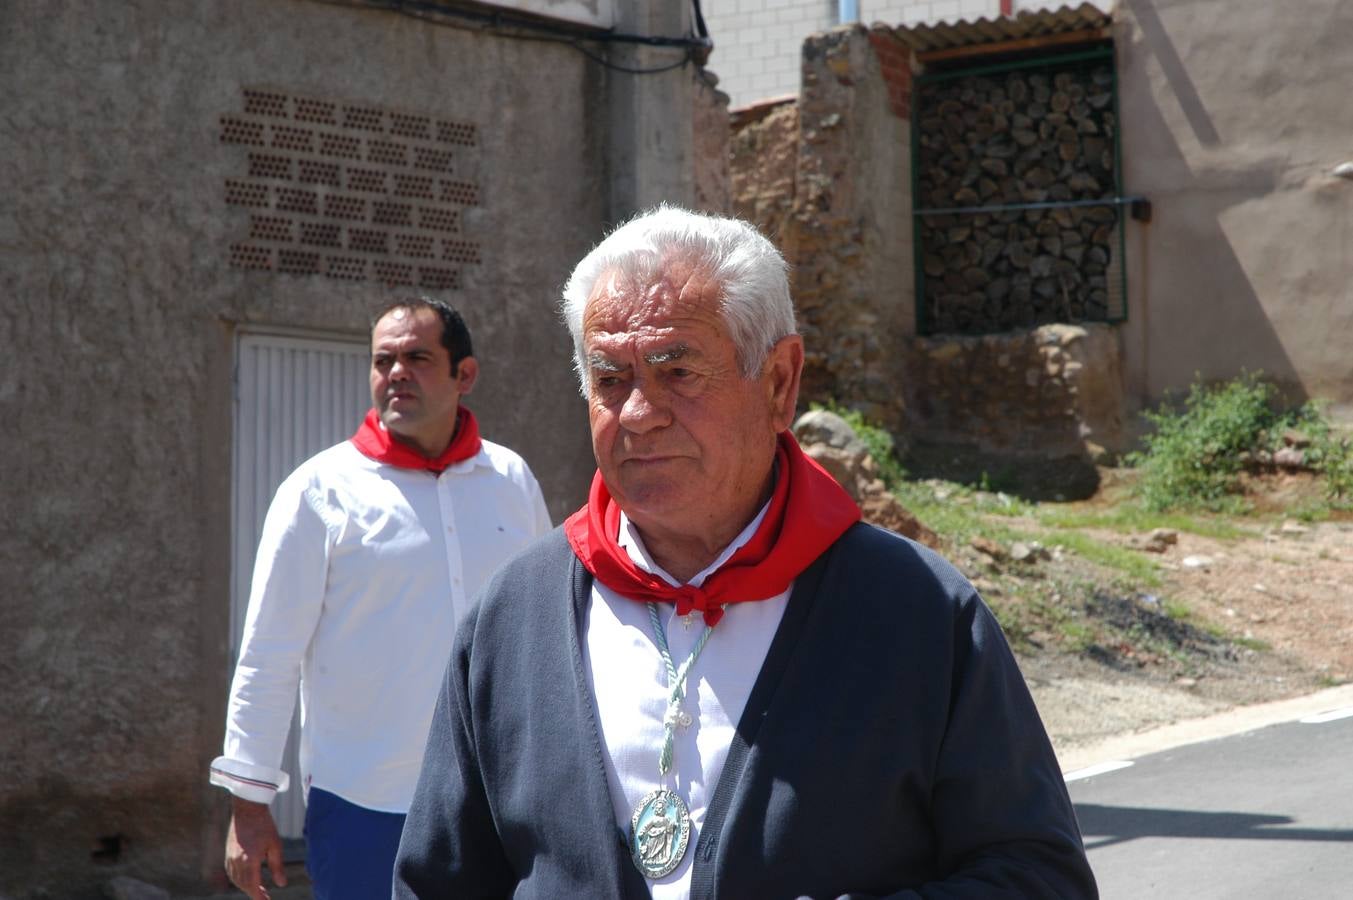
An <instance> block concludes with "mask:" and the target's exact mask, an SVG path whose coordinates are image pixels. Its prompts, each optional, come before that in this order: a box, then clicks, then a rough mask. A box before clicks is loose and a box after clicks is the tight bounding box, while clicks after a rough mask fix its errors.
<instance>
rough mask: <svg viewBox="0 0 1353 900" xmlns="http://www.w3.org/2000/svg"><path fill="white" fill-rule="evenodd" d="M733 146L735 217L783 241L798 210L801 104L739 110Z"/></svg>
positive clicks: (731, 169)
mask: <svg viewBox="0 0 1353 900" xmlns="http://www.w3.org/2000/svg"><path fill="white" fill-rule="evenodd" d="M730 144H731V147H730V149H731V160H730V166H729V174H730V193H731V194H732V204H733V207H732V208H733V214H734V215H736V216H738V217H739V218H742V219H746V220H747V221H749V222H751V223H753V224H754V225H756V227H757V228H759V229H761V233H762V234H764V235H766V236H767V237H769V238H770V239H771V240H773V241H781V240H782V239H783V237H784V235H785V232H786V229H787V226H788V220H789V215H790V213H791V211H792V210H793V208H794V176H795V172H796V170H797V167H798V160H799V107H798V104H797V103H795V102H793V101H785V100H778V101H775V102H773V103H766V104H762V105H760V106H754V107H748V108H745V109H741V110H738V111H737V112H735V113H734V114H733V117H732V139H731V141H730ZM791 275H792V273H791Z"/></svg>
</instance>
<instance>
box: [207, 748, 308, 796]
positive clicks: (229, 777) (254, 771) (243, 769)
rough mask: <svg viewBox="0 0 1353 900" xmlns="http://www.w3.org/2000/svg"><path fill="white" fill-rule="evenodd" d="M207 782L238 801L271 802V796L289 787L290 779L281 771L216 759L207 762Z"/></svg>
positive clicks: (236, 761) (222, 758)
mask: <svg viewBox="0 0 1353 900" xmlns="http://www.w3.org/2000/svg"><path fill="white" fill-rule="evenodd" d="M211 783H212V784H214V785H216V786H218V787H223V788H225V789H226V790H228V791H230V793H232V794H234V795H235V796H236V797H239V798H240V799H241V800H251V801H253V802H254V803H271V802H272V799H273V797H276V796H277V795H278V794H279V793H281V792H282V791H285V790H286V789H287V788H288V787H290V786H291V776H290V775H288V774H287V773H286V772H283V771H282V770H281V769H274V768H271V767H270V766H256V765H254V764H253V763H246V762H240V761H239V760H238V759H229V758H227V757H224V756H218V757H216V758H215V759H214V760H212V762H211Z"/></svg>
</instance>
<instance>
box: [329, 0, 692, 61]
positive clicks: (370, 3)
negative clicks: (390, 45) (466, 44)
mask: <svg viewBox="0 0 1353 900" xmlns="http://www.w3.org/2000/svg"><path fill="white" fill-rule="evenodd" d="M317 2H320V3H327V4H330V5H333V6H355V7H367V8H371V9H379V10H384V11H386V12H393V13H398V14H399V15H405V16H410V17H412V18H415V19H419V20H422V21H425V22H431V23H433V24H436V25H446V26H450V27H462V28H464V27H475V28H477V29H478V30H480V31H487V32H490V33H492V34H495V35H498V36H500V37H506V38H514V39H516V40H528V41H544V42H547V43H556V44H564V45H565V46H568V47H572V48H573V49H574V50H576V51H578V52H579V53H581V54H582V55H583V56H586V57H587V58H588V59H590V60H592V61H593V62H595V63H597V65H599V66H602V67H604V68H606V69H610V70H612V71H616V72H623V73H625V74H628V75H658V74H661V73H663V72H670V71H672V70H673V69H679V68H681V67H683V66H686V65H688V64H690V63H695V64H696V65H697V66H703V65H704V64H705V61H706V60H707V59H708V58H709V54H710V51H712V50H713V49H714V42H713V41H712V40H711V39H710V37H709V29H708V28H707V27H706V26H705V17H704V15H703V14H702V12H701V10H700V0H691V3H692V7H693V13H694V15H693V16H692V18H693V21H694V25H695V34H693V35H687V36H684V37H676V36H668V35H647V34H626V33H624V32H618V31H611V30H607V29H599V28H590V27H588V26H585V25H572V24H569V23H564V22H552V21H550V20H547V19H537V18H534V17H532V16H528V15H522V14H519V13H514V12H511V11H507V10H502V9H486V8H482V7H473V8H472V7H467V6H460V5H455V4H452V3H438V2H435V0H317ZM622 2H624V0H622ZM588 44H601V45H606V44H632V45H636V46H645V47H670V48H672V49H679V50H683V51H684V52H683V53H682V55H681V58H680V59H678V60H677V61H675V62H672V63H669V64H666V65H660V66H651V67H633V66H625V65H620V64H619V63H613V62H611V61H610V60H608V59H607V58H606V56H605V55H604V54H603V53H601V52H598V51H597V50H594V49H592V48H591V47H589V46H587V45H588Z"/></svg>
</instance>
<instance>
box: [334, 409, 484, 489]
mask: <svg viewBox="0 0 1353 900" xmlns="http://www.w3.org/2000/svg"><path fill="white" fill-rule="evenodd" d="M482 444H483V441H481V440H480V439H479V423H478V422H476V421H475V418H474V413H472V412H470V411H469V410H468V409H466V408H465V407H463V406H462V407H459V408H458V409H457V410H456V434H455V437H453V438H451V444H450V445H449V446H448V447H447V448H446V449H445V450H443V451H442V452H441V455H440V456H437V457H429V456H424V455H423V454H422V453H419V452H418V451H417V450H415V449H414V448H412V447H410V446H409V445H408V444H404V443H401V442H400V441H397V440H395V439H394V438H393V437H391V435H390V432H389V431H386V430H385V427H384V426H382V425H381V418H380V416H379V415H378V414H377V413H376V411H375V410H374V409H372V410H368V411H367V414H366V418H365V419H364V420H362V424H361V427H359V428H358V429H357V433H356V434H354V435H353V436H352V445H353V446H354V447H356V448H357V449H358V450H359V451H361V453H362V455H363V456H369V457H370V458H372V459H374V460H376V461H377V462H383V463H386V464H388V465H391V466H397V467H399V468H401V469H426V470H427V471H429V472H435V473H437V474H438V475H440V474H441V473H442V472H443V470H445V469H446V467H447V466H450V465H454V464H455V463H458V462H460V461H461V460H463V459H469V458H470V457H472V456H474V455H475V454H476V453H478V452H479V447H480V445H482Z"/></svg>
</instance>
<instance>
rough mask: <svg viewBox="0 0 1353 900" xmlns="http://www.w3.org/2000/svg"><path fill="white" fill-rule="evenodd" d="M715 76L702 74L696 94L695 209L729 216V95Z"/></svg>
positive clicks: (694, 103)
mask: <svg viewBox="0 0 1353 900" xmlns="http://www.w3.org/2000/svg"><path fill="white" fill-rule="evenodd" d="M718 84H719V79H718V76H716V75H715V74H714V73H713V72H708V71H702V72H700V73H698V75H697V77H696V79H695V89H694V90H693V91H692V95H691V99H692V108H693V109H692V111H693V115H694V118H695V121H694V124H693V125H692V134H693V135H694V141H695V146H694V152H693V154H692V162H693V165H694V176H693V178H692V181H693V182H694V191H695V208H696V209H699V210H703V211H704V212H709V213H718V214H719V215H728V214H729V213H730V212H731V211H732V198H731V196H730V194H729V174H728V154H729V150H728V142H729V125H728V95H727V94H725V93H724V92H723V91H721V90H719V88H718Z"/></svg>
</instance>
